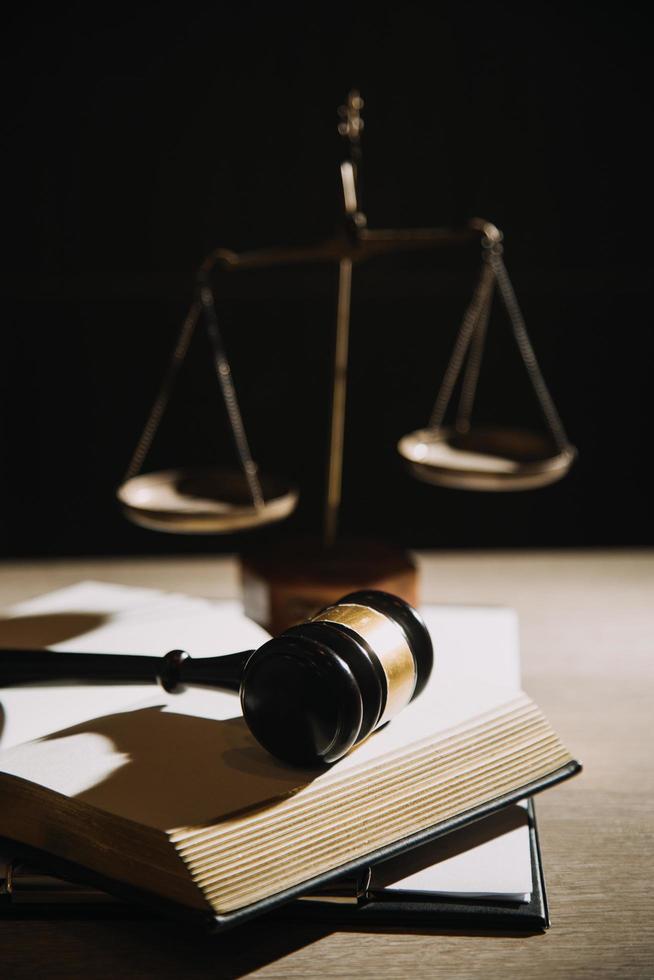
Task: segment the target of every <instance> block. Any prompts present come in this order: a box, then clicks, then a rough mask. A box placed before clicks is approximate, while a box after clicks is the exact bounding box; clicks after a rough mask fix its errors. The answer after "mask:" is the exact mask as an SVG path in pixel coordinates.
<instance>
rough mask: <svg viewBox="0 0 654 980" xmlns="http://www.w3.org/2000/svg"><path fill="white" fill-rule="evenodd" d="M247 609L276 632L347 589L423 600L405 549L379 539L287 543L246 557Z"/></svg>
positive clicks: (243, 566) (243, 574)
mask: <svg viewBox="0 0 654 980" xmlns="http://www.w3.org/2000/svg"><path fill="white" fill-rule="evenodd" d="M241 577H242V585H243V603H244V607H245V613H246V615H247V616H249V617H250V619H253V620H254V621H255V622H256V623H259V625H260V626H263V627H264V629H266V630H268V632H269V633H272V634H273V635H276V634H277V633H281V632H282V631H283V630H285V629H287V628H288V627H289V626H293V625H294V624H295V623H298V622H301V621H302V620H304V619H307V617H309V616H311V615H312V614H313V613H315V612H317V611H318V610H319V609H322V608H323V606H327V605H329V604H330V603H332V602H335V601H336V600H337V599H340V598H341V597H342V596H344V595H347V593H348V592H354V591H356V590H358V589H380V590H382V591H383V592H392V593H394V594H395V595H399V596H401V597H402V598H403V599H406V600H407V602H410V603H411V604H412V605H414V606H415V605H417V603H418V570H417V568H416V565H415V562H414V561H413V559H412V558H411V556H410V555H409V554H408V553H407V552H406V551H403V550H402V549H401V548H396V547H394V546H392V545H389V544H386V543H381V542H376V541H356V540H351V541H342V542H339V543H337V544H336V545H334V547H332V548H329V549H324V548H322V546H321V545H320V544H319V543H318V542H315V541H314V542H311V541H286V542H284V543H283V544H280V545H279V547H278V548H277V550H273V549H270V548H269V549H267V550H266V551H265V552H259V553H257V552H251V553H250V554H245V555H242V556H241Z"/></svg>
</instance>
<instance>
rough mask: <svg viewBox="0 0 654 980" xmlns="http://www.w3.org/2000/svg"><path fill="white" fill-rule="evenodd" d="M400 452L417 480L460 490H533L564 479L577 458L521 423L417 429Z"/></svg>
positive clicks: (403, 442)
mask: <svg viewBox="0 0 654 980" xmlns="http://www.w3.org/2000/svg"><path fill="white" fill-rule="evenodd" d="M397 448H398V452H399V453H400V455H401V456H403V457H404V459H406V460H407V462H408V463H409V465H410V468H411V472H412V473H413V475H414V476H415V477H417V478H418V479H419V480H422V481H423V482H425V483H432V484H435V485H436V486H441V487H448V488H449V489H457V490H491V491H502V490H512V491H515V490H535V489H537V488H538V487H545V486H547V485H548V484H550V483H554V482H556V481H557V480H560V479H561V478H562V477H563V476H565V474H566V473H567V472H568V470H569V469H570V467H571V466H572V463H573V462H574V459H575V455H576V454H575V450H574V448H573V447H572V446H570V447H569V448H567V449H563V450H561V451H559V450H557V448H556V447H555V446H554V445H553V443H552V440H551V439H549V438H548V437H547V436H546V435H540V434H537V433H534V432H528V431H526V430H521V429H503V428H474V429H470V430H469V431H468V432H458V431H457V430H456V429H455V428H440V429H418V430H417V431H416V432H411V433H409V434H408V435H406V436H403V437H402V438H401V439H400V441H399V442H398V444H397Z"/></svg>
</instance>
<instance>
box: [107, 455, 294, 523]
mask: <svg viewBox="0 0 654 980" xmlns="http://www.w3.org/2000/svg"><path fill="white" fill-rule="evenodd" d="M259 479H260V482H261V488H262V492H263V497H264V503H263V505H262V506H261V507H258V508H257V507H255V506H254V504H253V503H252V497H251V495H250V491H249V488H248V484H247V481H246V479H245V475H244V473H243V472H242V471H240V470H229V469H218V468H215V467H196V468H193V469H182V470H162V471H160V472H157V473H145V474H143V475H142V476H135V477H132V479H131V480H127V481H126V482H125V483H123V484H122V485H121V486H120V487H119V488H118V490H117V493H116V496H117V497H118V500H119V502H120V503H121V504H122V507H123V511H124V512H125V516H126V517H128V518H129V520H130V521H133V523H134V524H139V525H140V526H141V527H146V528H148V529H149V530H151V531H168V532H169V533H171V534H230V533H231V532H232V531H244V530H246V529H247V528H255V527H261V526H263V525H264V524H272V523H273V522H274V521H281V520H283V519H284V518H285V517H288V515H289V514H291V513H292V512H293V511H294V510H295V507H296V505H297V499H298V495H297V491H296V490H295V489H294V488H293V487H291V486H289V485H288V484H287V483H285V482H284V481H282V480H276V479H274V478H272V477H269V476H261V475H260V476H259Z"/></svg>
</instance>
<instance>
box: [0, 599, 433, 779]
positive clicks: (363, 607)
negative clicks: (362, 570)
mask: <svg viewBox="0 0 654 980" xmlns="http://www.w3.org/2000/svg"><path fill="white" fill-rule="evenodd" d="M433 660H434V654H433V648H432V642H431V638H430V636H429V633H428V631H427V627H426V626H425V624H424V622H423V620H422V618H421V617H420V615H419V614H418V613H417V612H416V610H415V609H414V608H413V607H412V606H410V605H409V603H407V602H405V601H404V600H403V599H400V598H399V597H397V596H394V595H390V594H389V593H387V592H378V591H373V590H366V591H361V592H352V593H350V594H349V595H346V596H344V597H343V598H342V599H340V600H339V601H338V602H336V603H334V604H333V605H331V606H327V607H326V608H325V609H322V610H321V611H320V612H318V613H316V614H315V615H314V616H312V617H311V619H309V620H307V621H306V622H303V623H299V624H298V625H296V626H291V627H290V628H289V629H287V630H285V631H284V632H283V633H281V634H280V635H279V636H277V637H274V638H273V639H271V640H268V641H267V642H266V643H264V644H263V646H260V647H259V648H258V649H256V650H245V651H243V652H240V653H231V654H224V655H222V656H218V657H201V658H197V659H195V660H194V659H193V658H192V657H190V656H189V654H188V653H186V652H185V651H183V650H171V651H170V653H167V654H166V655H165V656H164V657H153V656H141V655H134V656H132V655H126V654H92V653H64V652H60V651H58V650H0V687H3V686H4V687H7V686H11V685H15V684H29V683H41V682H43V681H50V680H58V681H74V682H86V683H114V684H126V683H143V682H147V681H158V682H159V683H160V684H161V686H162V687H163V688H164V689H165V690H166V691H168V692H171V693H175V692H179V691H182V690H184V689H185V688H186V687H187V686H197V685H199V686H203V687H220V688H227V689H228V690H234V691H238V692H239V693H240V698H241V706H242V709H243V716H244V718H245V721H246V723H247V725H248V727H249V729H250V731H251V732H252V734H253V735H254V737H255V738H256V740H257V741H258V742H259V744H260V745H262V746H263V747H264V748H265V749H266V750H267V751H268V752H270V753H271V754H272V755H274V756H276V757H277V758H278V759H281V760H282V761H283V762H287V763H291V764H293V765H299V766H308V767H315V766H320V765H325V764H330V763H333V762H336V761H337V760H338V759H341V758H342V757H343V756H344V755H345V754H346V753H347V752H348V751H349V750H350V749H351V748H352V747H353V746H354V745H356V744H357V743H358V742H361V741H362V740H363V739H364V738H366V737H367V736H368V735H369V734H370V733H371V732H373V731H374V730H375V729H377V728H379V727H380V726H382V725H385V724H386V723H387V722H388V721H390V720H391V718H393V717H394V716H395V715H397V714H398V712H399V711H401V710H402V709H403V708H404V707H405V706H406V705H407V704H409V702H410V701H412V700H413V699H414V698H415V697H417V695H418V694H420V692H421V691H422V690H423V688H424V686H425V684H426V683H427V681H428V679H429V676H430V674H431V671H432V667H433Z"/></svg>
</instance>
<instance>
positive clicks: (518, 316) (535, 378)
mask: <svg viewBox="0 0 654 980" xmlns="http://www.w3.org/2000/svg"><path fill="white" fill-rule="evenodd" d="M488 261H489V262H490V264H491V267H492V269H493V272H494V274H495V278H496V279H497V284H498V286H499V289H500V293H501V295H502V299H503V301H504V305H505V307H506V311H507V313H508V315H509V319H510V320H511V326H512V327H513V335H514V337H515V340H516V343H517V345H518V349H519V351H520V354H521V356H522V360H523V362H524V365H525V368H526V370H527V373H528V375H529V379H530V381H531V384H532V387H533V389H534V391H535V392H536V397H537V398H538V401H539V402H540V406H541V409H542V412H543V415H544V416H545V420H546V422H547V424H548V425H549V427H550V431H551V433H552V436H553V437H554V441H555V442H556V444H557V447H558V449H559V451H560V452H569V451H570V449H571V446H570V440H569V439H568V437H567V434H566V431H565V429H564V427H563V422H562V421H561V417H560V415H559V413H558V411H557V409H556V406H555V404H554V402H553V400H552V396H551V395H550V392H549V389H548V387H547V385H546V383H545V379H544V377H543V375H542V373H541V370H540V367H539V365H538V361H537V359H536V354H535V353H534V349H533V347H532V346H531V341H530V340H529V335H528V333H527V327H526V324H525V321H524V317H523V315H522V311H521V309H520V306H519V304H518V299H517V297H516V294H515V291H514V289H513V285H512V283H511V280H510V279H509V274H508V272H507V269H506V266H505V265H504V261H503V259H502V252H501V246H497V245H492V246H491V247H490V248H489V250H488Z"/></svg>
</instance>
